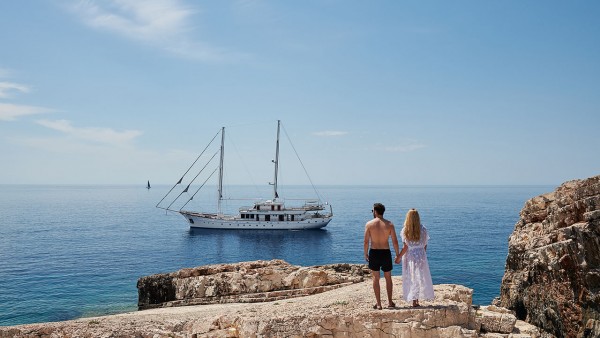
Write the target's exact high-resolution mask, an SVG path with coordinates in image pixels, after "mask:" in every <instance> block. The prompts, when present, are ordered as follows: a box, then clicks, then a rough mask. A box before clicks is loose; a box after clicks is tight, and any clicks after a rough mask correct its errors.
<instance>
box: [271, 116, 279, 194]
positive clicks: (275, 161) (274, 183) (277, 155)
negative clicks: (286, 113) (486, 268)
mask: <svg viewBox="0 0 600 338" xmlns="http://www.w3.org/2000/svg"><path fill="white" fill-rule="evenodd" d="M280 125H281V121H280V120H277V143H276V145H275V160H274V161H273V163H275V179H274V180H273V199H274V200H275V199H277V198H279V194H278V193H277V171H278V169H279V126H280Z"/></svg>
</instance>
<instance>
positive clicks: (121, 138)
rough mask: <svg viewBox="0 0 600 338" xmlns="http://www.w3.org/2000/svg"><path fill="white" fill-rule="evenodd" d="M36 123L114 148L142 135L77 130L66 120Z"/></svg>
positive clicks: (139, 133)
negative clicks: (113, 146)
mask: <svg viewBox="0 0 600 338" xmlns="http://www.w3.org/2000/svg"><path fill="white" fill-rule="evenodd" d="M36 123H37V124H39V125H42V126H44V127H46V128H50V129H53V130H56V131H60V132H62V133H64V134H66V135H68V136H70V137H73V138H75V139H78V140H84V141H92V142H95V143H102V144H109V145H116V146H126V145H128V144H129V143H130V142H131V141H132V140H133V139H135V138H136V137H138V136H140V135H141V134H142V132H141V131H138V130H125V131H116V130H114V129H111V128H95V127H87V128H78V127H74V126H73V125H72V124H71V122H70V121H68V120H54V121H51V120H38V121H36Z"/></svg>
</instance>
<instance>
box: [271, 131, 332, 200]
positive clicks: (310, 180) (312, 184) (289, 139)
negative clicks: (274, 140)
mask: <svg viewBox="0 0 600 338" xmlns="http://www.w3.org/2000/svg"><path fill="white" fill-rule="evenodd" d="M281 126H282V127H283V132H284V133H285V136H286V137H287V139H288V141H289V142H290V145H291V146H292V149H294V153H295V154H296V157H297V158H298V161H300V165H302V169H304V173H305V174H306V177H308V181H309V182H310V185H311V186H312V188H313V190H314V191H315V194H317V197H318V198H319V201H322V200H323V199H322V198H321V195H320V194H319V192H318V191H317V188H316V187H315V185H314V183H313V181H312V179H311V178H310V175H309V174H308V171H307V170H306V167H304V163H302V160H301V159H300V156H299V155H298V152H297V151H296V147H294V144H293V143H292V139H291V138H290V136H289V135H288V133H287V130H285V127H284V126H283V123H282V124H281Z"/></svg>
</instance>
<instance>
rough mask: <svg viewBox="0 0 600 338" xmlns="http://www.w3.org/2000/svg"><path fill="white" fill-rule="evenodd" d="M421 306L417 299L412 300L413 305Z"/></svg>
mask: <svg viewBox="0 0 600 338" xmlns="http://www.w3.org/2000/svg"><path fill="white" fill-rule="evenodd" d="M417 306H421V305H419V301H418V300H413V307H417Z"/></svg>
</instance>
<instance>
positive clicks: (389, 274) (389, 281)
mask: <svg viewBox="0 0 600 338" xmlns="http://www.w3.org/2000/svg"><path fill="white" fill-rule="evenodd" d="M383 277H384V278H385V290H386V291H387V297H388V306H390V307H392V306H394V302H393V301H392V288H393V287H394V283H392V271H387V272H384V273H383Z"/></svg>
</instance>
